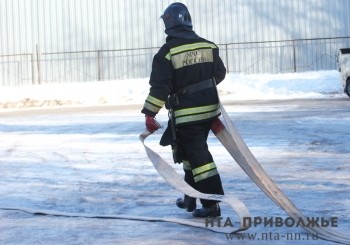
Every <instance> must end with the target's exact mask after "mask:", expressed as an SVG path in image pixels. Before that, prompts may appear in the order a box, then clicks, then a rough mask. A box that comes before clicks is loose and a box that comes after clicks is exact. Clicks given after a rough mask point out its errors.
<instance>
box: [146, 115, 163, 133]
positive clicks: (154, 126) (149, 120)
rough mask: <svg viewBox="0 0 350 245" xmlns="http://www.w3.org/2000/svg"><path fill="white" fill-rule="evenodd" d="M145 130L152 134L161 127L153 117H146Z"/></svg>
mask: <svg viewBox="0 0 350 245" xmlns="http://www.w3.org/2000/svg"><path fill="white" fill-rule="evenodd" d="M146 128H147V130H148V131H150V132H151V133H154V132H155V131H157V130H158V129H159V128H161V126H160V124H159V123H158V122H157V120H156V119H155V118H154V117H152V116H149V115H146Z"/></svg>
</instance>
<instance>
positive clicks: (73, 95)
mask: <svg viewBox="0 0 350 245" xmlns="http://www.w3.org/2000/svg"><path fill="white" fill-rule="evenodd" d="M339 76H340V75H339V72H338V71H321V72H306V73H287V74H257V75H243V74H229V75H227V77H226V79H225V82H223V83H222V84H220V86H219V87H218V89H219V91H220V94H221V96H222V100H223V101H232V100H271V99H293V98H324V97H334V96H335V95H339V94H342V87H341V86H342V85H341V81H340V78H339ZM148 90H149V85H148V79H147V78H145V79H132V80H121V81H102V82H101V81H98V82H84V83H82V82H80V83H74V82H71V83H56V84H52V83H51V84H41V85H32V86H22V87H2V88H1V90H0V108H5V109H18V108H33V107H52V106H62V105H75V106H87V105H130V104H143V102H144V99H145V95H147V93H148Z"/></svg>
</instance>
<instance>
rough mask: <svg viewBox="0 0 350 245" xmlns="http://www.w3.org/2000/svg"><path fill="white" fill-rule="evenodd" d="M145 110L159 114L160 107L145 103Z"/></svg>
mask: <svg viewBox="0 0 350 245" xmlns="http://www.w3.org/2000/svg"><path fill="white" fill-rule="evenodd" d="M143 107H144V108H146V109H147V110H150V111H152V112H155V113H158V112H159V111H160V109H161V108H160V107H158V106H155V105H153V104H151V103H148V102H147V101H145V104H144V105H143Z"/></svg>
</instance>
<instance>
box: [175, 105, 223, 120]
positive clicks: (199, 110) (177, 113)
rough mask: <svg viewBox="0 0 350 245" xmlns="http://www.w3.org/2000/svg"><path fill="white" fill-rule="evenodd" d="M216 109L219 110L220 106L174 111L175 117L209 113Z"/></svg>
mask: <svg viewBox="0 0 350 245" xmlns="http://www.w3.org/2000/svg"><path fill="white" fill-rule="evenodd" d="M218 108H220V105H219V104H214V105H206V106H199V107H192V108H186V109H181V110H176V111H175V117H181V116H187V115H192V114H199V113H205V112H210V111H214V110H217V109H218Z"/></svg>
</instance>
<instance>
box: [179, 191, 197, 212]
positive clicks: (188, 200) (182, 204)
mask: <svg viewBox="0 0 350 245" xmlns="http://www.w3.org/2000/svg"><path fill="white" fill-rule="evenodd" d="M176 206H178V207H179V208H183V209H186V210H187V212H192V211H193V210H194V209H195V208H196V207H197V204H196V198H194V197H190V196H187V195H185V197H184V199H182V198H178V199H177V200H176Z"/></svg>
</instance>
